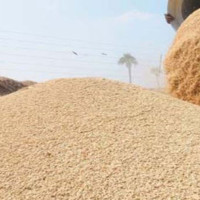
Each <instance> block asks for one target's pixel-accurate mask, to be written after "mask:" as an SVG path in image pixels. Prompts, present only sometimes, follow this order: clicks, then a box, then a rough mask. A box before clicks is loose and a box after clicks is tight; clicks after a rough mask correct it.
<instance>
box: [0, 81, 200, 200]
mask: <svg viewBox="0 0 200 200" xmlns="http://www.w3.org/2000/svg"><path fill="white" fill-rule="evenodd" d="M8 110H9V112H8ZM0 113H1V115H0V124H1V126H0V159H1V160H0V199H6V200H7V199H10V200H17V199H31V200H39V199H42V200H51V199H59V200H61V199H63V200H66V199H69V200H72V199H73V200H77V199H82V200H86V199H101V200H102V199H112V200H115V199H116V200H117V199H126V200H128V199H130V200H132V199H141V200H150V199H190V200H193V199H200V193H199V191H200V173H199V171H200V148H199V143H200V134H199V131H200V107H198V106H195V105H192V104H189V103H186V102H183V101H180V100H176V99H174V98H172V97H169V96H167V95H163V94H160V93H157V92H151V91H146V90H143V89H141V88H138V87H135V86H132V85H127V84H122V83H118V82H112V81H108V80H101V79H68V80H65V79H61V80H55V81H50V82H47V83H43V84H38V85H35V86H33V87H32V88H30V89H29V90H22V91H18V92H16V93H13V94H11V95H8V96H4V97H2V98H1V99H0Z"/></svg>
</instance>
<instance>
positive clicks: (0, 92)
mask: <svg viewBox="0 0 200 200" xmlns="http://www.w3.org/2000/svg"><path fill="white" fill-rule="evenodd" d="M33 84H35V82H33V81H23V82H19V81H16V80H13V79H10V78H6V77H2V76H1V77H0V96H4V95H7V94H10V93H12V92H16V91H17V90H19V89H21V88H24V87H28V86H30V85H33Z"/></svg>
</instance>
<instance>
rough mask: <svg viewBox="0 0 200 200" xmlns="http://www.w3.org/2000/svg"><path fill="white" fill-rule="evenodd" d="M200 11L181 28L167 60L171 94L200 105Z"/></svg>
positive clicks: (166, 65)
mask: <svg viewBox="0 0 200 200" xmlns="http://www.w3.org/2000/svg"><path fill="white" fill-rule="evenodd" d="M199 27H200V10H198V11H196V12H195V13H193V14H192V15H191V16H190V17H189V18H188V19H187V20H186V21H185V22H184V23H183V25H182V26H181V27H180V29H179V30H178V33H177V35H176V38H175V40H174V42H173V45H172V47H171V48H170V50H169V52H168V55H167V57H166V60H165V68H166V72H167V79H168V89H169V92H170V93H171V94H172V95H173V96H175V97H178V98H180V99H182V100H186V101H189V102H192V103H195V104H198V105H200V28H199Z"/></svg>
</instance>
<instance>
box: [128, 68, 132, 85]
mask: <svg viewBox="0 0 200 200" xmlns="http://www.w3.org/2000/svg"><path fill="white" fill-rule="evenodd" d="M128 74H129V83H132V70H131V67H130V66H129V67H128Z"/></svg>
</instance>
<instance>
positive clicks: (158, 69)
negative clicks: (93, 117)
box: [151, 67, 162, 88]
mask: <svg viewBox="0 0 200 200" xmlns="http://www.w3.org/2000/svg"><path fill="white" fill-rule="evenodd" d="M151 73H152V74H154V75H155V77H156V82H157V85H158V88H160V82H159V79H160V74H161V73H162V71H161V70H160V68H158V67H153V68H151Z"/></svg>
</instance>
